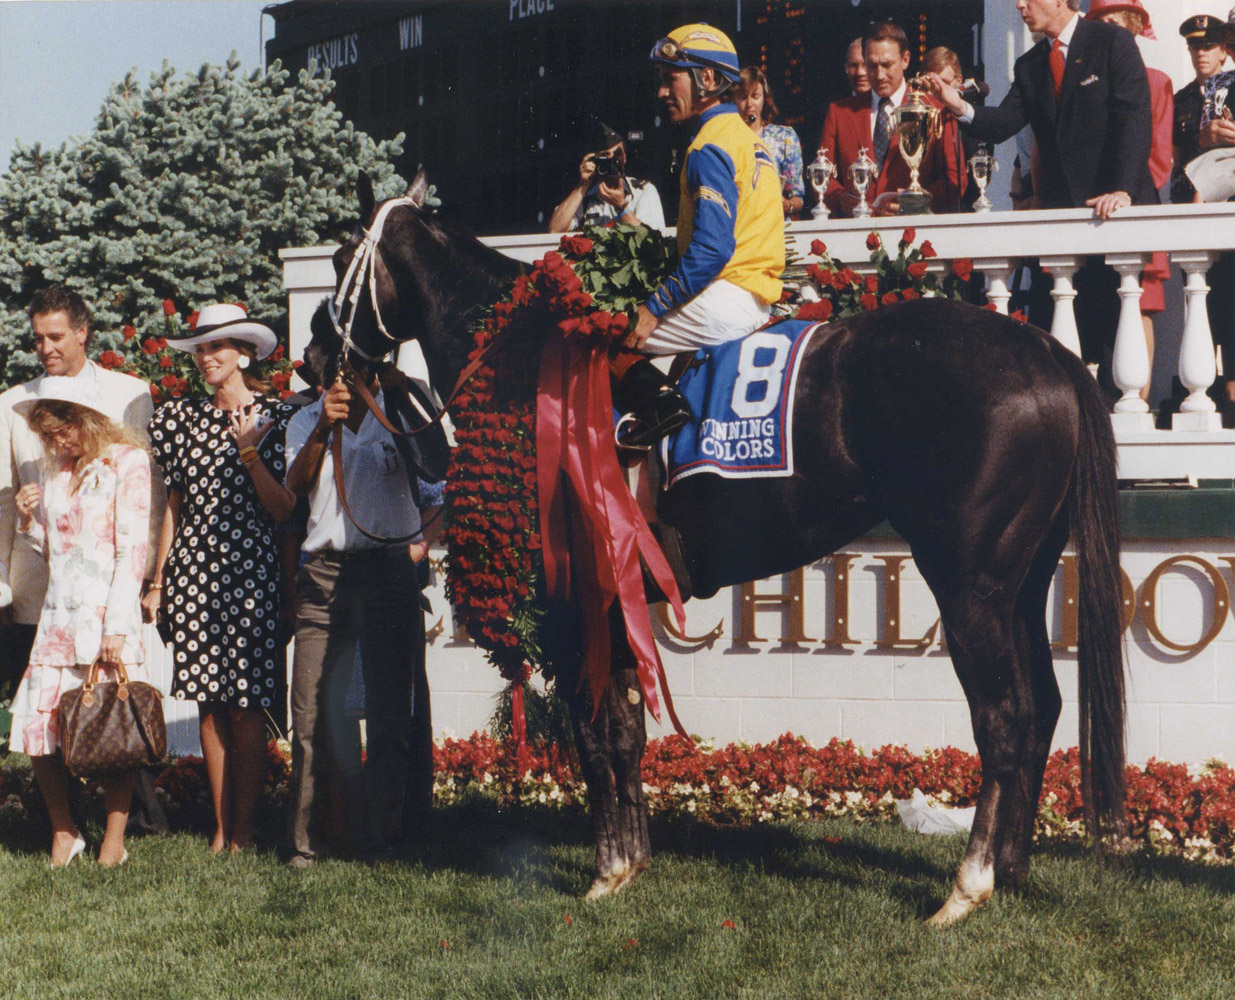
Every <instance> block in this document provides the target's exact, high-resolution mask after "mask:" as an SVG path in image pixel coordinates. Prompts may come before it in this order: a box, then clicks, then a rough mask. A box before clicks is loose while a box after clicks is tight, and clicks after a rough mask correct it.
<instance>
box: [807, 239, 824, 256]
mask: <svg viewBox="0 0 1235 1000" xmlns="http://www.w3.org/2000/svg"><path fill="white" fill-rule="evenodd" d="M810 252H811V253H813V254H814V255H815V256H816V257H822V256H823V255H824V254H826V253H827V252H828V245H827V244H826V243H824V242H823V240H811V241H810Z"/></svg>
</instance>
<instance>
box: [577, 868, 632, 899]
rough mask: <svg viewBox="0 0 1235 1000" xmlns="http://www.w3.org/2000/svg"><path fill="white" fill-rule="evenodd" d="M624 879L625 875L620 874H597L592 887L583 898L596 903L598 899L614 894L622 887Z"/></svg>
mask: <svg viewBox="0 0 1235 1000" xmlns="http://www.w3.org/2000/svg"><path fill="white" fill-rule="evenodd" d="M622 881H623V876H620V875H613V874H609V875H597V876H596V879H595V881H594V882H592V887H591V888H590V889H588V891H587V893H586V894H585V895H584V897H583V898H584V899H585V900H586V901H587V902H589V903H594V902H596V900H598V899H604V898H605V897H606V896H612V895H613V894H614V893H615V892H617V891H618V889H620V888H621V886H622Z"/></svg>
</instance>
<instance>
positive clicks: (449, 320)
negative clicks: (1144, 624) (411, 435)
mask: <svg viewBox="0 0 1235 1000" xmlns="http://www.w3.org/2000/svg"><path fill="white" fill-rule="evenodd" d="M426 189H427V183H426V180H425V178H424V175H423V172H422V173H421V174H420V175H418V176H417V178H416V179H415V181H413V183H412V185H411V186H410V187H409V188H408V190H407V192H406V194H405V195H404V196H403V198H402V199H399V200H397V202H396V203H392V204H391V205H387V204H386V203H385V202H383V203H382V204H381V205H379V204H378V203H377V202H376V201H375V199H374V195H373V191H372V187H371V185H370V184H369V183H368V181H367V179H366V178H363V177H362V178H361V182H360V184H359V185H358V196H359V200H360V224H359V225H358V227H357V228H356V230H355V231H354V232H353V233H352V234H351V236H350V237H349V239H348V240H347V241H346V242H345V243H344V244H343V245H342V246H340V248H339V249H338V251H337V252H336V253H335V255H334V266H335V269H336V273H337V274H338V276H339V283H340V286H341V287H342V286H343V285H344V284H345V283H346V282H345V277H346V275H347V272H348V269H349V267H350V266H351V265H352V264H353V262H354V258H355V257H356V255H357V252H358V248H359V247H360V246H361V245H362V241H363V239H364V236H365V233H366V232H367V229H366V227H368V226H370V225H372V224H373V220H374V217H375V214H376V213H377V212H378V211H379V209H380V210H382V217H381V222H380V224H379V226H378V228H379V229H380V239H378V240H377V241H376V243H375V247H376V252H373V253H372V257H373V263H372V268H373V276H372V283H371V286H370V288H369V289H368V291H367V293H366V295H361V296H359V300H358V301H355V302H354V307H355V308H354V315H353V317H352V318H353V320H354V322H353V323H351V324H349V326H350V329H349V330H348V334H349V340H350V341H351V343H352V344H353V345H354V347H355V348H356V349H357V350H358V351H360V352H362V356H365V357H371V358H376V357H379V356H381V355H384V354H386V353H387V352H388V351H389V350H391V349H392V348H393V347H395V346H396V344H397V343H399V342H403V341H407V340H409V339H412V338H414V339H416V340H417V341H418V342H419V344H420V347H421V350H422V351H423V353H424V357H425V361H426V364H427V366H428V371H429V374H430V378H431V380H432V383H433V385H434V386H436V387H438V388H439V390H440V389H441V388H442V387H449V386H451V385H453V384H454V383H455V380H456V378H457V377H458V376H459V374H460V372H461V371H462V370H463V369H464V367H465V364H466V361H467V357H468V352H469V349H470V347H471V343H472V341H471V337H470V332H469V331H470V328H471V327H472V325H473V323H474V322H475V321H476V318H477V316H478V313H479V311H480V310H481V309H482V308H483V307H484V306H486V305H487V304H489V303H491V302H493V301H495V300H496V299H497V298H498V297H499V296H501V295H502V294H503V293H504V292H505V291H507V290H508V288H509V286H510V282H511V280H512V279H513V277H514V276H515V275H516V274H518V273H519V271H520V269H521V265H519V264H518V263H516V262H515V261H513V260H511V259H509V258H507V257H505V256H504V255H502V254H500V253H499V252H497V251H495V250H493V249H491V248H489V247H486V246H485V245H483V244H482V243H481V242H479V241H478V240H477V239H476V238H475V237H474V236H472V235H471V234H470V233H469V232H467V231H466V230H465V229H464V228H463V227H461V226H460V225H458V224H457V223H454V222H452V221H451V220H450V219H449V218H448V217H445V216H444V215H442V214H441V213H434V212H430V211H427V210H426V209H425V206H424V198H425V192H426ZM383 206H385V207H384V208H383ZM323 305H324V304H323ZM331 326H332V324H330V323H323V324H317V325H315V327H314V331H315V332H314V341H313V344H312V345H311V346H310V349H309V352H308V353H307V354H306V357H307V358H308V359H309V362H310V364H311V365H316V366H318V369H319V371H320V370H324V369H325V367H326V366H327V365H328V364H330V363H331V352H332V351H337V350H338V349H339V346H340V340H341V338H340V337H339V335H338V331H337V330H334V329H330V327H331ZM323 328H324V329H323ZM794 411H795V412H794V420H795V427H796V429H795V432H794V438H793V448H794V457H795V464H794V472H793V475H792V476H789V477H786V478H754V479H745V480H732V479H726V478H721V477H719V476H713V475H697V476H690V477H687V478H685V479H683V480H682V481H680V482H678V483H677V484H675V485H674V486H673V487H672V488H671V489H670V490H669V491H668V492H667V493H665V494H663V495H662V497H661V499H660V502H659V511H658V513H659V516H660V518H661V519H662V521H663V522H664V523H665V524H668V525H671V526H672V527H673V528H674V529H676V531H677V534H678V536H679V539H680V543H681V549H682V555H683V559H684V562H685V565H686V567H687V569H688V572H689V577H690V585H691V587H692V588H693V592H694V593H695V594H696V595H704V596H708V595H711V594H714V593H715V592H716V591H717V590H718V589H720V588H722V587H726V586H731V585H734V584H739V583H742V582H745V581H751V580H758V579H763V578H766V577H769V576H772V575H775V574H780V573H785V572H789V571H792V570H795V569H797V568H799V567H801V566H803V565H807V564H809V563H812V562H814V561H816V560H818V559H821V558H823V557H824V556H826V555H828V554H830V553H832V552H834V551H836V550H837V549H838V548H840V547H841V546H843V545H845V544H846V543H848V542H851V541H852V540H853V539H855V538H858V537H860V536H861V535H863V534H864V533H866V532H867V531H869V530H870V529H871V528H873V527H875V526H876V525H877V524H879V523H880V522H882V521H884V520H887V521H888V522H889V523H890V524H891V525H892V527H893V528H895V529H896V531H897V532H898V533H899V534H900V535H901V537H902V538H903V539H904V540H905V541H906V542H907V543H908V545H909V548H910V551H911V552H912V555H913V559H914V561H915V562H916V564H917V566H918V568H919V569H920V571H921V573H922V576H923V578H924V579H925V581H926V583H927V584H928V585H929V587H930V589H931V592H932V593H933V595H934V597H935V600H936V601H937V603H938V606H939V612H940V616H941V619H942V623H943V629H944V633H945V637H946V642H947V649H948V652H949V654H950V656H951V659H952V663H953V666H954V669H955V671H956V674H957V676H958V678H959V679H960V683H961V686H962V688H963V690H964V693H965V696H966V699H967V700H968V703H969V707H970V714H971V718H972V724H973V733H974V739H975V742H976V744H977V748H978V752H979V755H980V759H981V766H982V785H981V790H980V793H979V795H978V799H977V803H976V815H975V817H974V823H973V828H972V831H971V833H970V836H969V841H968V844H967V847H966V850H965V853H964V857H963V859H962V861H961V863H960V866H959V869H958V872H957V874H956V878H955V882H954V884H953V887H952V890H951V894H950V895H949V897H948V898H947V899H946V901H945V902H944V903H943V905H942V906H941V907H940V909H939V910H938V912H936V913H935V914H934V915H933V916H932V917H931V918H930V920H931V922H933V923H934V924H937V925H945V924H950V923H953V922H955V921H957V920H960V919H962V918H963V917H965V916H966V915H967V914H969V913H970V912H972V911H973V910H975V909H976V908H977V907H979V906H980V905H981V904H982V903H983V902H985V901H986V900H987V899H989V898H990V897H991V895H992V894H993V892H994V891H995V889H996V888H1000V889H1003V888H1015V887H1019V886H1020V885H1021V884H1022V883H1023V882H1024V880H1025V878H1026V877H1027V875H1028V872H1029V855H1030V845H1031V839H1032V834H1033V827H1034V819H1035V816H1036V813H1037V805H1038V798H1039V795H1040V792H1041V788H1042V778H1043V772H1044V770H1045V766H1046V762H1047V757H1048V754H1049V751H1050V746H1051V740H1052V736H1053V734H1054V731H1055V725H1056V722H1057V720H1058V717H1059V713H1060V707H1061V698H1060V693H1059V687H1058V683H1057V681H1056V678H1055V673H1054V668H1053V664H1052V658H1051V648H1050V644H1049V641H1048V638H1047V624H1046V613H1047V591H1048V588H1049V586H1050V583H1051V580H1052V577H1053V575H1054V573H1055V570H1056V567H1057V565H1058V563H1059V559H1060V557H1061V555H1062V553H1063V550H1064V548H1065V546H1066V544H1067V543H1068V540H1069V538H1071V539H1072V541H1073V544H1074V547H1075V551H1076V555H1077V561H1078V567H1079V574H1080V605H1079V650H1078V668H1079V669H1078V675H1079V707H1080V733H1079V742H1080V751H1081V771H1082V789H1083V797H1084V801H1085V806H1086V817H1087V819H1088V821H1089V828H1090V831H1091V833H1093V834H1095V835H1096V836H1097V838H1098V840H1099V841H1100V840H1101V838H1102V837H1103V836H1104V835H1109V834H1118V833H1120V832H1122V831H1123V830H1124V829H1125V824H1126V821H1125V816H1124V744H1123V723H1124V675H1123V663H1122V655H1121V639H1120V635H1121V632H1120V608H1121V594H1120V582H1119V568H1118V554H1119V538H1118V493H1117V490H1118V484H1117V480H1116V472H1115V444H1114V437H1113V432H1112V429H1111V424H1110V419H1109V416H1108V409H1107V404H1106V401H1105V399H1104V398H1103V396H1102V394H1101V392H1100V390H1099V389H1098V387H1097V384H1096V383H1095V380H1094V379H1093V378H1092V376H1091V375H1090V374H1089V372H1088V371H1087V369H1086V368H1085V366H1084V365H1083V364H1082V363H1081V361H1080V360H1079V359H1078V358H1077V357H1075V356H1074V355H1073V354H1072V353H1070V352H1069V351H1068V350H1067V349H1066V348H1063V347H1061V346H1060V345H1059V344H1058V343H1057V342H1056V341H1054V340H1053V339H1051V338H1050V337H1049V336H1048V335H1046V334H1045V333H1043V332H1042V331H1041V330H1038V329H1036V328H1034V327H1032V326H1030V325H1028V324H1025V323H1021V322H1019V321H1017V320H1015V319H1011V318H1009V317H1007V316H1004V315H1001V314H998V313H996V312H993V311H991V310H985V309H980V308H978V307H976V306H971V305H967V304H964V303H961V302H955V301H951V300H944V299H921V300H916V301H911V302H902V303H898V304H896V305H891V306H887V307H883V308H880V309H878V310H876V311H873V312H868V313H865V314H863V315H862V316H860V317H857V318H849V319H845V320H843V321H833V322H831V323H828V324H826V325H824V326H823V327H821V328H819V330H818V331H817V332H816V334H815V335H814V336H813V337H812V338H811V341H810V343H809V345H808V346H807V347H806V348H805V349H804V353H803V355H802V358H801V363H800V368H799V375H798V391H797V393H796V396H795V404H794ZM615 603H616V602H615ZM610 632H611V636H612V637H613V638H612V642H613V649H612V657H611V664H612V666H611V680H610V683H609V685H608V689H607V690H606V691H605V692H604V693H603V696H602V697H601V700H600V705H599V708H597V709H595V711H593V708H594V703H593V701H592V699H591V697H590V694H589V692H588V691H587V690H586V688H587V681H586V678H585V677H582V676H580V674H579V673H578V672H575V673H571V672H570V671H569V670H566V671H565V672H563V670H562V669H561V668H559V674H558V683H557V690H558V692H559V693H560V694H561V695H562V696H563V697H564V698H565V700H566V701H567V703H568V706H569V709H570V712H571V717H572V727H573V730H574V734H575V738H576V745H577V749H578V752H579V757H580V762H581V766H582V770H583V773H584V778H585V781H586V784H587V789H588V802H589V807H590V809H591V812H592V818H593V826H594V833H595V840H596V876H595V879H594V881H593V882H592V885H591V887H590V889H589V890H588V893H587V896H588V898H590V899H594V898H598V897H600V896H604V895H608V894H610V893H613V892H616V891H618V890H620V889H622V888H624V887H625V886H626V885H628V884H629V883H630V881H631V880H632V879H634V878H635V877H636V876H637V875H638V874H639V873H640V872H642V871H643V870H644V869H645V868H646V867H647V866H648V863H649V861H650V859H651V845H650V842H649V837H648V824H647V810H646V806H645V803H644V800H643V794H642V782H641V777H640V761H641V758H642V754H643V749H644V744H645V741H646V730H645V719H644V712H643V705H642V702H641V700H640V699H639V698H637V697H628V695H630V694H632V693H634V692H638V691H639V690H640V687H639V683H638V680H637V675H636V668H635V661H634V657H633V654H632V653H631V651H630V649H629V648H628V645H627V642H626V639H625V634H624V631H623V630H622V629H621V628H613V629H611V630H610Z"/></svg>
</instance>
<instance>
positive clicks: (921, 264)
mask: <svg viewBox="0 0 1235 1000" xmlns="http://www.w3.org/2000/svg"><path fill="white" fill-rule="evenodd" d="M908 270H909V277H911V278H921V277H925V275H926V261H924V260H919V261H915V262H914V263H912V264H910V265H909V268H908Z"/></svg>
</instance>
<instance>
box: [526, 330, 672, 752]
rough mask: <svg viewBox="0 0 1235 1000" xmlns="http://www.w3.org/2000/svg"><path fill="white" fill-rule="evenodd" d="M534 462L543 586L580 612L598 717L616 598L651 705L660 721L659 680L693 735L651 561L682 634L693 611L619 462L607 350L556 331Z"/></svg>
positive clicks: (546, 361)
mask: <svg viewBox="0 0 1235 1000" xmlns="http://www.w3.org/2000/svg"><path fill="white" fill-rule="evenodd" d="M536 462H537V478H538V486H539V492H540V534H541V540H542V544H543V549H542V556H543V559H544V567H545V587H546V590H547V591H548V593H549V595H550V596H551V597H554V598H557V599H559V600H563V601H569V602H571V603H572V604H573V605H574V606H575V607H577V608H578V609H579V612H580V615H581V616H582V619H583V635H584V649H583V676H586V677H587V679H588V682H589V686H590V688H591V692H592V713H593V716H595V713H596V711H597V710H598V709H599V708H600V700H601V697H602V696H603V695H604V693H605V691H606V690H607V689H608V687H609V680H610V669H609V668H610V655H609V654H610V634H609V610H610V608H611V607H612V606H613V601H614V599H615V598H616V599H617V600H618V602H619V605H620V607H621V610H622V618H623V621H624V622H625V625H626V638H627V640H628V641H629V643H630V648H631V650H632V651H633V652H634V654H635V661H636V663H637V665H638V672H639V686H640V687H641V688H642V689H643V697H644V700H645V701H646V702H647V706H648V708H649V709H650V710H651V712H652V715H653V717H654V718H655V719H656V720H657V721H658V722H659V721H660V695H658V693H657V685H658V682H659V687H660V691H661V693H663V695H664V700H665V709H666V711H667V712H668V713H669V719H670V721H671V722H672V723H673V727H674V729H676V730H677V731H678V732H679V733H681V734H682V735H683V736H685V735H686V731H685V730H684V729H683V728H682V723H681V722H679V721H678V717H677V713H676V712H675V711H674V710H673V698H672V696H671V695H670V694H669V684H668V681H667V680H666V678H665V668H664V664H662V663H661V660H660V653H659V652H658V650H657V648H656V639H655V637H654V636H653V634H652V622H651V618H650V616H649V615H648V604H647V592H646V590H645V589H644V584H643V569H642V567H643V565H644V564H646V566H647V568H648V571H649V572H650V573H651V575H652V577H653V579H654V580H655V581H656V583H657V585H658V586H659V587H660V590H661V593H663V594H664V595H665V596H666V597H668V599H669V602H670V604H671V605H672V606H673V611H674V614H675V616H676V617H677V620H678V625H679V627H680V628H683V629H684V628H685V627H686V612H685V610H684V609H683V608H682V596H681V594H680V593H679V592H678V588H677V581H676V580H674V578H673V571H672V570H671V569H670V568H669V563H668V561H667V560H666V559H665V555H664V553H663V552H662V551H661V550H660V546H659V545H658V544H657V543H656V538H655V537H654V536H653V534H652V531H651V529H650V528H649V527H648V525H647V522H646V521H644V519H643V515H642V514H641V513H640V511H639V505H638V504H637V503H636V502H635V498H634V497H633V496H631V493H630V490H629V489H628V488H627V486H626V477H625V476H624V475H623V474H622V468H621V466H620V465H619V464H618V460H617V450H616V447H615V445H614V443H613V396H612V393H611V390H610V388H609V365H608V351H607V349H606V347H605V346H604V345H602V344H599V343H597V342H595V341H592V340H586V341H584V340H582V338H578V337H567V336H563V335H562V334H561V333H560V332H559V331H557V330H551V331H550V332H549V335H548V337H547V338H546V340H545V346H544V350H543V353H542V354H541V362H540V385H539V389H538V393H537V406H536ZM580 680H581V681H582V677H581V678H580Z"/></svg>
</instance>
